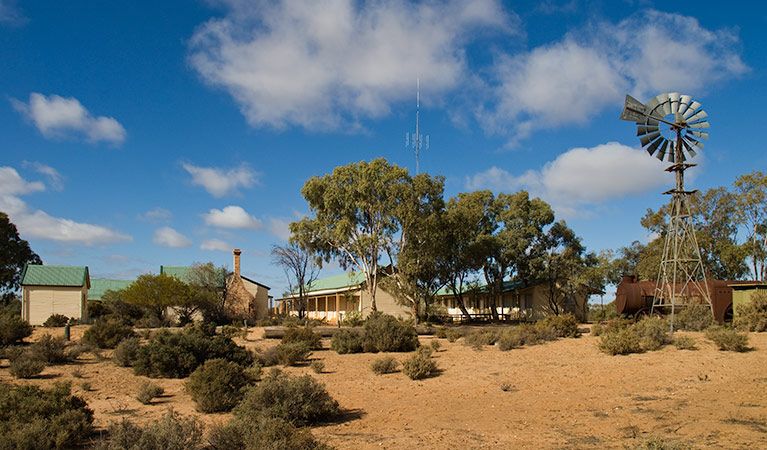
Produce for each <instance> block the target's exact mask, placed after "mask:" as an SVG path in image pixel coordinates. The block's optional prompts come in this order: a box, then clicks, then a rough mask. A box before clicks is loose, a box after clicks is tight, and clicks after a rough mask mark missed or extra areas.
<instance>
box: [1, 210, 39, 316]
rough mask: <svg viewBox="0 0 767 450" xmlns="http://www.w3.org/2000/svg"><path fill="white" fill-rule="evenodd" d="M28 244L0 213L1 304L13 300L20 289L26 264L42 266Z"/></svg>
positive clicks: (3, 214) (6, 217)
mask: <svg viewBox="0 0 767 450" xmlns="http://www.w3.org/2000/svg"><path fill="white" fill-rule="evenodd" d="M42 263H43V262H42V261H41V260H40V257H39V256H37V253H35V252H33V251H32V249H31V248H30V247H29V242H27V241H25V240H24V239H22V238H21V237H20V236H19V231H18V230H17V229H16V225H14V224H13V222H11V221H10V220H9V219H8V215H7V214H5V213H4V212H0V294H1V295H2V296H1V297H0V298H1V299H2V301H3V303H7V302H9V301H10V300H11V299H12V298H14V292H16V291H18V289H19V287H21V273H22V271H23V270H24V266H25V265H26V264H42Z"/></svg>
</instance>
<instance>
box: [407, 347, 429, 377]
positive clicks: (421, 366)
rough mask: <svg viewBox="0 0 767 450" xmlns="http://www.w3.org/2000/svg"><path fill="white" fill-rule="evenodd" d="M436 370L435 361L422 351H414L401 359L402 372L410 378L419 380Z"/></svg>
mask: <svg viewBox="0 0 767 450" xmlns="http://www.w3.org/2000/svg"><path fill="white" fill-rule="evenodd" d="M435 370H437V363H435V362H434V360H432V359H431V358H430V357H429V356H427V355H426V354H424V353H420V352H416V353H414V354H413V355H412V356H410V357H408V358H405V360H404V361H402V372H403V373H404V374H405V375H407V376H408V378H410V379H411V380H421V379H424V378H427V377H429V376H431V375H432V374H433V373H434V371H435Z"/></svg>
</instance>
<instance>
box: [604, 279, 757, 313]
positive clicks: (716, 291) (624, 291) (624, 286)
mask: <svg viewBox="0 0 767 450" xmlns="http://www.w3.org/2000/svg"><path fill="white" fill-rule="evenodd" d="M748 283H753V281H736V280H707V281H706V284H707V285H708V292H709V293H710V295H711V303H712V306H713V309H714V318H715V319H716V320H717V322H719V323H722V322H724V321H725V320H731V319H732V316H731V314H732V287H731V285H734V284H748ZM655 284H656V283H655V281H637V280H636V276H631V275H627V276H624V277H623V279H622V280H621V282H620V284H619V285H618V288H617V290H616V293H615V309H616V310H617V311H618V314H625V315H627V316H633V315H635V314H637V313H638V312H640V311H647V310H649V309H650V307H651V306H652V299H653V293H654V292H655ZM701 287H702V286H700V283H699V282H696V283H692V284H691V285H690V286H688V288H687V289H688V292H689V293H690V295H691V296H694V295H692V293H693V292H699V290H700V288H701ZM704 289H705V288H704Z"/></svg>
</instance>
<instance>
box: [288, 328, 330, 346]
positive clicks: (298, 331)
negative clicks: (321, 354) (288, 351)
mask: <svg viewBox="0 0 767 450" xmlns="http://www.w3.org/2000/svg"><path fill="white" fill-rule="evenodd" d="M296 342H304V343H306V345H308V346H309V348H310V349H312V350H318V349H321V348H322V337H321V336H320V335H319V334H317V333H315V332H314V331H312V329H311V328H309V327H300V328H299V327H290V328H287V329H286V330H285V335H284V336H282V343H283V344H294V343H296Z"/></svg>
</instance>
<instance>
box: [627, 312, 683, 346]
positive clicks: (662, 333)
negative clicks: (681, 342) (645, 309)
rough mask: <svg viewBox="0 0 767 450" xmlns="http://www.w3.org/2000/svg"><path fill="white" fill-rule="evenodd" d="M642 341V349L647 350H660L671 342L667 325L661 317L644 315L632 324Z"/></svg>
mask: <svg viewBox="0 0 767 450" xmlns="http://www.w3.org/2000/svg"><path fill="white" fill-rule="evenodd" d="M634 328H635V329H636V331H637V333H638V334H639V338H640V339H641V342H642V349H644V350H647V351H653V350H660V349H661V348H663V346H665V345H667V344H670V343H672V342H673V338H672V337H671V334H669V325H668V322H666V321H665V320H663V319H659V318H657V317H646V318H644V319H642V320H640V321H639V322H637V323H636V324H635V325H634Z"/></svg>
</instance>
